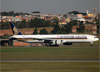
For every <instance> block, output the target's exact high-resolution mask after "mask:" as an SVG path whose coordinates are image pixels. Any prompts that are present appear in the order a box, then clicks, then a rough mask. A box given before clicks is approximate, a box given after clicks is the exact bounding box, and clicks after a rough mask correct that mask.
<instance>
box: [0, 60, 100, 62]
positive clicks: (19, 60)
mask: <svg viewBox="0 0 100 72" xmlns="http://www.w3.org/2000/svg"><path fill="white" fill-rule="evenodd" d="M30 61H33V62H35V61H43V62H44V61H46V62H53V61H54V62H59V61H60V62H62V61H66V62H70V61H71V62H87V61H89V62H94V61H100V60H0V62H30Z"/></svg>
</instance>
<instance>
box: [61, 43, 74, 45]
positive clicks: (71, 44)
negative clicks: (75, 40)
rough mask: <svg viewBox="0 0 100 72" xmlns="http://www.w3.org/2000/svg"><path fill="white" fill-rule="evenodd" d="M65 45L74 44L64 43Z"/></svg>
mask: <svg viewBox="0 0 100 72" xmlns="http://www.w3.org/2000/svg"><path fill="white" fill-rule="evenodd" d="M63 44H64V45H72V43H63Z"/></svg>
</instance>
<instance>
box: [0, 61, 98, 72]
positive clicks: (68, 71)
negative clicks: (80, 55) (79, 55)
mask: <svg viewBox="0 0 100 72" xmlns="http://www.w3.org/2000/svg"><path fill="white" fill-rule="evenodd" d="M1 72H99V62H66V61H65V62H1Z"/></svg>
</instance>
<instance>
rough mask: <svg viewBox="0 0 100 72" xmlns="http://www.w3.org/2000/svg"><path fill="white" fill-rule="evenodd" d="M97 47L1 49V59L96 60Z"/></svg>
mask: <svg viewBox="0 0 100 72" xmlns="http://www.w3.org/2000/svg"><path fill="white" fill-rule="evenodd" d="M99 50H100V49H99V46H96V47H95V46H94V47H70V46H68V47H66V46H62V47H61V46H60V47H26V48H24V47H12V48H1V49H0V53H1V59H2V60H3V59H13V60H16V59H17V60H20V59H23V60H24V59H25V60H26V59H27V60H31V59H35V60H36V59H43V60H45V59H57V60H62V59H63V60H64V59H78V60H82V59H83V60H87V59H88V60H98V59H99Z"/></svg>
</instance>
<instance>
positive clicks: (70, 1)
mask: <svg viewBox="0 0 100 72" xmlns="http://www.w3.org/2000/svg"><path fill="white" fill-rule="evenodd" d="M93 8H97V12H100V11H99V10H100V0H0V11H2V12H4V11H7V12H9V11H14V12H24V13H31V12H33V11H40V12H41V13H43V14H47V13H50V14H67V13H68V12H71V11H79V12H85V13H86V11H87V10H89V12H93Z"/></svg>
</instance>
